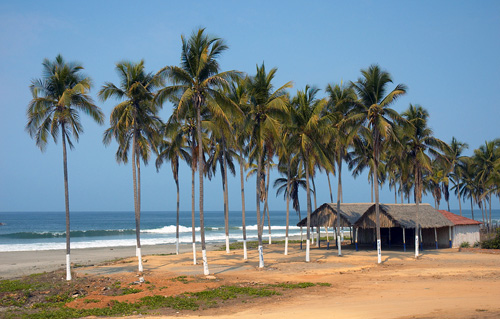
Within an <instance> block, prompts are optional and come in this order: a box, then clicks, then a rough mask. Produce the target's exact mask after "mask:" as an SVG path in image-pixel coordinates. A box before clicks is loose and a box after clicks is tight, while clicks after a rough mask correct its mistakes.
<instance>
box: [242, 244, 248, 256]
mask: <svg viewBox="0 0 500 319" xmlns="http://www.w3.org/2000/svg"><path fill="white" fill-rule="evenodd" d="M247 259H248V254H247V240H246V239H243V260H247Z"/></svg>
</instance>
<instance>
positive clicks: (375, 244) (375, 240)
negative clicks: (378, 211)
mask: <svg viewBox="0 0 500 319" xmlns="http://www.w3.org/2000/svg"><path fill="white" fill-rule="evenodd" d="M373 249H377V236H376V235H375V228H373Z"/></svg>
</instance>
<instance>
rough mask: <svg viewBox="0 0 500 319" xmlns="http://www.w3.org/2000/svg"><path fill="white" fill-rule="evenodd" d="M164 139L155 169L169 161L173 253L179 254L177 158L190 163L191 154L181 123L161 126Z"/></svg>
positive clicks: (159, 146)
mask: <svg viewBox="0 0 500 319" xmlns="http://www.w3.org/2000/svg"><path fill="white" fill-rule="evenodd" d="M163 135H164V139H163V140H162V141H161V142H160V144H159V145H158V156H157V158H156V170H157V171H158V170H159V169H160V167H161V165H162V164H163V161H170V164H171V167H172V175H173V177H174V181H175V187H176V190H177V205H176V208H177V214H176V226H175V238H176V242H175V253H176V254H177V255H178V254H179V208H180V207H179V206H180V203H179V159H182V160H184V161H186V162H187V163H188V165H190V164H191V156H190V155H189V152H187V151H186V149H185V148H186V146H187V136H186V135H185V134H183V131H182V128H181V124H180V123H177V122H169V123H167V124H166V125H165V126H164V127H163Z"/></svg>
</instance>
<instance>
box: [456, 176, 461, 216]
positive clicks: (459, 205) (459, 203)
mask: <svg viewBox="0 0 500 319" xmlns="http://www.w3.org/2000/svg"><path fill="white" fill-rule="evenodd" d="M458 185H459V184H458V183H457V196H458V207H459V209H460V216H462V200H461V199H460V189H459V188H458Z"/></svg>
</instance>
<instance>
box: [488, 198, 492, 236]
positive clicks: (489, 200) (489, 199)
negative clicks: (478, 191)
mask: <svg viewBox="0 0 500 319" xmlns="http://www.w3.org/2000/svg"><path fill="white" fill-rule="evenodd" d="M491 195H492V193H490V196H489V198H488V202H489V204H490V223H489V226H490V228H491V226H492V224H491Z"/></svg>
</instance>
